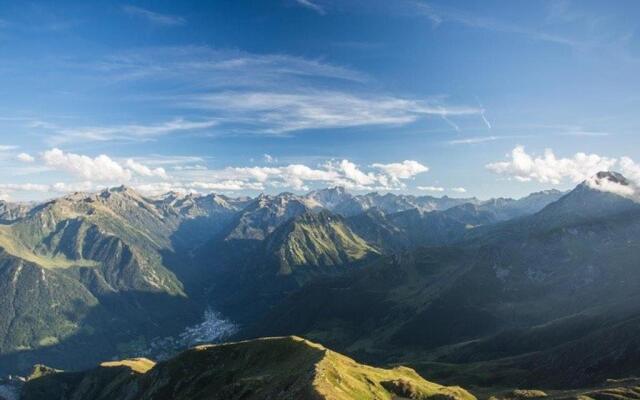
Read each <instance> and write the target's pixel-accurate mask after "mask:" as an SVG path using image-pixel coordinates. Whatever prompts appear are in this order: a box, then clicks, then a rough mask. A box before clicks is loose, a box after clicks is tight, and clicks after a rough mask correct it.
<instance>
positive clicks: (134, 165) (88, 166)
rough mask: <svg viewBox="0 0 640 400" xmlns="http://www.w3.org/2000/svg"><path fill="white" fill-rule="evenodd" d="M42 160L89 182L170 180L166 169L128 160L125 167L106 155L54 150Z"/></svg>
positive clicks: (48, 152) (47, 153)
mask: <svg viewBox="0 0 640 400" xmlns="http://www.w3.org/2000/svg"><path fill="white" fill-rule="evenodd" d="M42 159H43V161H44V164H45V165H46V166H47V167H50V168H53V169H56V170H60V171H65V172H68V173H70V174H71V175H74V176H78V177H80V178H83V179H85V180H87V181H96V182H115V183H123V182H129V181H130V180H131V179H132V178H133V177H134V176H140V177H147V178H154V177H155V178H161V179H169V176H168V175H167V173H166V171H165V170H164V168H160V167H158V168H154V169H152V168H149V167H147V166H146V165H144V164H142V163H139V162H136V161H134V160H133V159H128V160H127V161H126V162H125V163H124V165H122V164H120V163H119V162H117V161H116V160H113V159H112V158H110V157H109V156H107V155H105V154H101V155H99V156H97V157H95V158H92V157H89V156H86V155H82V154H74V153H65V152H64V151H62V150H60V149H58V148H53V149H51V150H47V151H45V152H44V153H43V155H42Z"/></svg>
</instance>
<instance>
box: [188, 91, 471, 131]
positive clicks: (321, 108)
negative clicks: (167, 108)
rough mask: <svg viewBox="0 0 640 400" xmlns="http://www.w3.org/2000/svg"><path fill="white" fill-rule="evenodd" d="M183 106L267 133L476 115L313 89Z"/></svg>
mask: <svg viewBox="0 0 640 400" xmlns="http://www.w3.org/2000/svg"><path fill="white" fill-rule="evenodd" d="M184 105H185V106H189V107H196V108H200V109H202V110H208V111H210V112H213V113H214V115H216V116H217V118H220V120H221V121H227V122H235V123H239V124H241V125H244V127H245V128H248V129H249V128H250V129H257V130H258V131H260V132H264V133H271V134H282V133H289V132H294V131H301V130H308V129H327V128H347V127H357V126H374V125H405V124H409V123H412V122H415V121H417V120H418V119H420V118H426V117H438V118H447V119H449V118H456V117H468V116H478V115H480V114H481V113H482V110H481V109H479V108H476V107H467V106H447V105H443V104H440V103H438V102H437V101H420V100H413V99H405V98H398V97H390V96H375V95H370V96H367V95H355V94H350V93H345V92H341V91H316V90H306V91H302V92H295V93H286V92H267V91H261V92H245V91H240V92H232V91H229V92H222V93H215V94H205V95H196V96H191V97H187V98H185V99H184Z"/></svg>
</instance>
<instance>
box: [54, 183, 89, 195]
mask: <svg viewBox="0 0 640 400" xmlns="http://www.w3.org/2000/svg"><path fill="white" fill-rule="evenodd" d="M96 188H97V187H96V186H95V185H94V184H93V183H92V182H91V181H84V182H70V183H67V182H57V183H54V184H53V185H52V186H51V189H50V191H53V192H59V193H69V192H90V191H92V190H95V189H96Z"/></svg>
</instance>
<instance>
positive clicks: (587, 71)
mask: <svg viewBox="0 0 640 400" xmlns="http://www.w3.org/2000/svg"><path fill="white" fill-rule="evenodd" d="M639 21H640V3H638V2H636V1H554V2H551V1H524V0H523V1H422V0H397V1H378V0H367V1H365V0H340V1H338V0H273V1H266V0H265V1H259V2H256V1H241V0H229V1H215V2H214V1H194V2H190V1H180V2H175V1H155V2H151V1H149V2H116V1H101V2H84V1H77V2H70V1H56V2H51V1H46V2H17V1H16V2H8V1H0V174H1V175H0V196H2V197H3V198H9V199H15V200H24V199H42V198H48V197H52V196H57V195H60V194H62V193H64V192H67V191H71V190H95V189H97V188H100V187H104V186H112V185H117V184H120V183H125V184H128V185H132V186H134V187H137V188H138V189H140V190H142V191H145V192H147V193H149V194H156V193H160V192H162V191H166V190H170V189H176V190H185V191H198V192H208V191H217V192H225V193H232V194H256V193H258V192H261V191H264V192H279V191H284V190H287V191H296V192H303V191H305V190H309V189H313V188H318V187H325V186H333V185H343V186H346V187H347V188H349V189H351V190H353V191H371V190H378V191H394V192H407V193H413V194H431V195H445V194H446V195H450V196H478V197H481V198H488V197H495V196H514V197H519V196H522V195H525V194H527V193H529V192H532V191H536V190H541V189H548V188H552V187H557V188H560V189H566V188H570V187H572V186H573V185H575V184H576V183H577V182H579V181H581V180H583V179H585V178H586V177H588V176H589V175H590V174H593V173H594V172H596V171H597V170H599V169H603V168H610V169H617V170H620V171H622V172H623V173H625V175H628V176H629V177H630V178H631V179H634V180H636V179H638V180H640V166H638V165H637V164H636V163H635V161H634V160H640V154H638V153H639V150H638V149H639V148H640V147H639V146H638V144H639V143H638V142H639V141H640V140H639V139H638V135H637V134H636V133H637V129H638V126H639V125H640V112H638V110H639V109H640V91H639V89H640V74H638V70H640V39H639V35H640V31H639V30H638V28H639V24H640V22H639Z"/></svg>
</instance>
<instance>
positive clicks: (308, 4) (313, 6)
mask: <svg viewBox="0 0 640 400" xmlns="http://www.w3.org/2000/svg"><path fill="white" fill-rule="evenodd" d="M295 1H296V3H298V4H299V5H301V6H302V7H305V8H308V9H309V10H312V11H315V12H316V13H318V14H320V15H325V14H326V13H327V12H326V11H325V9H324V7H322V6H320V5H319V4H318V3H317V2H316V1H315V0H314V1H311V0H295Z"/></svg>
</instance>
